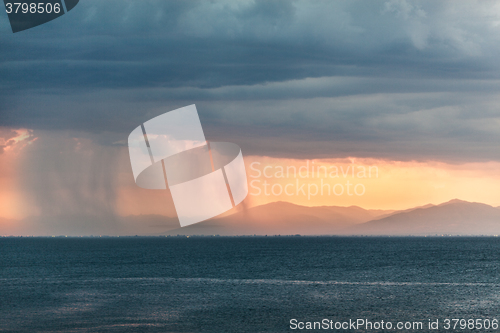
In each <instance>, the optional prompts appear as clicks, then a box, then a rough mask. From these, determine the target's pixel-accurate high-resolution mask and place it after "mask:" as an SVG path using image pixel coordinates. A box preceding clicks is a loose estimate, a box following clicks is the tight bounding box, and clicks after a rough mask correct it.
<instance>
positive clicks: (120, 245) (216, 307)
mask: <svg viewBox="0 0 500 333" xmlns="http://www.w3.org/2000/svg"><path fill="white" fill-rule="evenodd" d="M498 319H500V239H499V238H496V237H471V238H468V237H300V236H272V237H270V236H269V237H189V238H188V237H184V236H183V237H180V236H178V237H87V238H83V237H82V238H69V237H68V238H66V237H64V238H62V237H50V238H36V237H33V238H31V237H23V238H14V237H3V238H0V331H2V332H465V331H478V332H498V331H499V329H498ZM471 320H472V321H471ZM495 320H496V321H495ZM382 322H383V323H384V324H381V323H382ZM353 323H356V324H358V323H364V324H365V326H363V324H361V325H358V326H355V325H353ZM368 323H370V324H371V326H370V325H368ZM388 323H390V324H391V327H390V328H388V327H387V326H388ZM418 323H421V327H420V326H419V324H418ZM464 323H465V326H466V327H464V325H463V324H464ZM495 323H497V325H496V326H495ZM398 324H400V326H399V327H400V328H398V327H397V325H398ZM401 325H402V326H401ZM479 326H481V327H480V328H479Z"/></svg>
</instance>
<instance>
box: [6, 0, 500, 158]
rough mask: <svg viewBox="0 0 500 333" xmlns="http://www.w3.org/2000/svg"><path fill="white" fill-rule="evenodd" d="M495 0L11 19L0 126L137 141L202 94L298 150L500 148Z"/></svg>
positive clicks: (476, 152)
mask: <svg viewBox="0 0 500 333" xmlns="http://www.w3.org/2000/svg"><path fill="white" fill-rule="evenodd" d="M499 14H500V8H498V6H497V4H496V3H495V2H457V1H450V2H446V1H443V2H434V1H422V2H408V1H404V0H400V1H373V2H358V1H344V2H331V1H240V2H236V1H217V2H209V1H168V2H164V1H122V0H120V1H118V0H109V1H92V0H87V1H84V2H81V4H80V5H79V6H78V7H77V8H76V9H75V10H73V11H71V12H70V13H69V14H68V15H65V16H63V17H61V18H60V19H58V20H55V21H53V22H51V23H49V24H45V25H42V26H40V27H37V28H34V29H31V30H29V31H25V32H22V33H18V34H12V33H11V32H10V30H9V29H10V28H9V27H8V26H7V25H6V23H5V22H0V23H1V26H0V31H2V33H1V35H0V43H1V45H2V48H1V51H0V87H1V89H0V125H5V126H19V127H29V128H39V129H51V130H59V129H70V130H78V131H86V132H93V133H96V135H97V134H98V136H96V138H97V139H98V140H100V142H101V143H102V144H105V145H109V144H113V143H115V144H124V138H126V135H127V134H128V132H129V131H130V130H131V129H133V128H134V127H135V126H137V124H138V123H140V122H143V121H145V120H147V119H149V118H151V117H154V116H155V115H158V114H160V113H162V112H165V111H168V110H171V109H173V108H176V107H180V106H184V105H188V104H193V103H196V104H197V106H198V109H199V113H200V117H201V118H202V122H203V124H204V128H205V131H206V134H207V137H208V138H213V139H219V140H227V141H232V142H237V143H239V144H240V145H241V146H242V147H244V148H245V147H246V149H247V152H249V153H252V154H266V155H273V156H293V157H331V156H346V155H351V156H371V157H384V158H396V159H426V158H431V159H444V160H462V159H463V160H467V159H479V160H487V159H498V156H497V155H498V153H497V148H496V143H495V142H498V140H499V139H500V137H499V136H498V135H497V134H496V133H500V131H499V129H500V128H498V127H499V125H497V124H499V119H500V112H499V111H497V108H496V105H497V96H496V95H497V91H498V88H499V81H498V80H499V79H500V75H499V74H500V71H499V69H500V68H499V66H500V64H499V63H498V61H497V59H498V55H499V47H500V46H499V45H500V43H499V41H500V37H499V36H500V34H498V32H499V29H500V15H499Z"/></svg>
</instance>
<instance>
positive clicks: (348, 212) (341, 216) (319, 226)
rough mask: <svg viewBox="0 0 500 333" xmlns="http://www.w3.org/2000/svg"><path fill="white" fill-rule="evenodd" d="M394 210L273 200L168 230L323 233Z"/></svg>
mask: <svg viewBox="0 0 500 333" xmlns="http://www.w3.org/2000/svg"><path fill="white" fill-rule="evenodd" d="M393 212H394V211H387V210H366V209H363V208H360V207H357V206H351V207H337V206H320V207H305V206H299V205H295V204H292V203H289V202H273V203H269V204H266V205H262V206H257V207H253V208H250V209H247V210H243V211H240V212H237V213H235V214H233V215H229V216H224V217H219V218H215V219H211V220H208V221H205V222H201V223H197V224H193V225H191V226H188V227H184V228H179V229H175V230H171V231H168V232H167V233H165V234H167V235H177V234H179V235H279V234H281V235H294V234H300V235H321V234H330V235H331V234H336V233H338V232H340V231H341V230H344V229H346V228H347V227H350V226H353V225H356V224H359V223H363V222H367V221H370V220H373V219H375V218H377V217H382V216H387V215H388V214H391V213H393Z"/></svg>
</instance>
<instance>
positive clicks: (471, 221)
mask: <svg viewBox="0 0 500 333" xmlns="http://www.w3.org/2000/svg"><path fill="white" fill-rule="evenodd" d="M342 234H351V235H360V234H362V235H498V234H500V209H498V208H495V207H492V206H488V205H486V204H482V203H475V202H467V201H462V200H458V199H454V200H451V201H448V202H445V203H442V204H440V205H437V206H433V205H431V206H430V207H426V208H418V209H413V210H411V211H404V212H399V213H395V214H393V215H391V216H388V217H384V218H382V219H378V220H374V221H369V222H367V223H363V224H360V225H356V226H353V227H350V228H347V229H345V230H343V231H342Z"/></svg>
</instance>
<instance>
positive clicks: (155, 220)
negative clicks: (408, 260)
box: [0, 199, 500, 236]
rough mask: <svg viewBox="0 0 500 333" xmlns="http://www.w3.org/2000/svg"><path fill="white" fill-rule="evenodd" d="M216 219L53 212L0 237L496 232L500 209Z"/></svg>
mask: <svg viewBox="0 0 500 333" xmlns="http://www.w3.org/2000/svg"><path fill="white" fill-rule="evenodd" d="M238 209H239V210H237V211H236V212H235V213H232V214H231V212H227V213H226V214H223V215H221V216H218V217H216V218H213V219H210V220H207V221H204V222H200V223H197V224H193V225H190V226H187V227H184V228H180V227H179V222H178V221H177V218H175V217H166V216H162V215H130V216H52V217H29V218H25V219H23V220H9V219H3V218H0V235H27V234H29V235H40V236H50V235H66V234H67V235H72V236H77V235H99V234H102V235H136V234H137V235H221V236H236V235H297V234H298V235H377V236H382V235H387V236H408V235H414V236H426V235H499V234H500V208H499V207H492V206H489V205H486V204H482V203H475V202H466V201H461V200H457V199H455V200H451V201H449V202H446V203H442V204H440V205H432V204H428V205H425V206H420V207H415V208H411V209H407V210H399V211H395V210H370V209H363V208H360V207H357V206H350V207H338V206H318V207H306V206H300V205H296V204H292V203H289V202H273V203H269V204H266V205H261V206H256V207H252V208H246V209H244V208H242V207H238Z"/></svg>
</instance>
